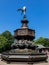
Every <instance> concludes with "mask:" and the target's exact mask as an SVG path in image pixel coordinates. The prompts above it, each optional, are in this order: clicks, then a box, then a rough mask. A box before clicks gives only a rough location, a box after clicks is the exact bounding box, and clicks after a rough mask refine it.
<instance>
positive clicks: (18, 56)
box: [1, 52, 48, 62]
mask: <svg viewBox="0 0 49 65" xmlns="http://www.w3.org/2000/svg"><path fill="white" fill-rule="evenodd" d="M1 58H2V60H5V61H16V62H30V61H31V62H35V61H46V60H47V58H48V56H47V54H46V53H32V54H30V53H28V52H27V53H3V54H2V55H1Z"/></svg>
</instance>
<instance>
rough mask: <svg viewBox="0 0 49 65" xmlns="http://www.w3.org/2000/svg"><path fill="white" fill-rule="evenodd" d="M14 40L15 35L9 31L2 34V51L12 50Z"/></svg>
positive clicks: (0, 40)
mask: <svg viewBox="0 0 49 65" xmlns="http://www.w3.org/2000/svg"><path fill="white" fill-rule="evenodd" d="M13 42H14V37H13V35H12V34H11V33H10V32H9V31H5V32H3V33H2V34H0V52H2V51H6V50H10V49H11V44H12V43H13Z"/></svg>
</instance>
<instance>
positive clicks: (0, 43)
mask: <svg viewBox="0 0 49 65" xmlns="http://www.w3.org/2000/svg"><path fill="white" fill-rule="evenodd" d="M6 45H7V39H6V38H5V37H4V36H2V35H0V52H2V51H4V50H5V46H6Z"/></svg>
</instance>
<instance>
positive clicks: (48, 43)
mask: <svg viewBox="0 0 49 65" xmlns="http://www.w3.org/2000/svg"><path fill="white" fill-rule="evenodd" d="M35 43H36V44H42V45H44V46H46V47H49V39H48V38H43V37H40V38H39V39H37V40H35Z"/></svg>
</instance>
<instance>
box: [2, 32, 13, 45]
mask: <svg viewBox="0 0 49 65" xmlns="http://www.w3.org/2000/svg"><path fill="white" fill-rule="evenodd" d="M2 35H3V36H4V37H5V38H6V39H7V40H8V41H7V43H9V44H10V45H11V44H12V43H13V42H14V37H13V35H12V34H11V33H10V32H9V31H5V32H3V33H2Z"/></svg>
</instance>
